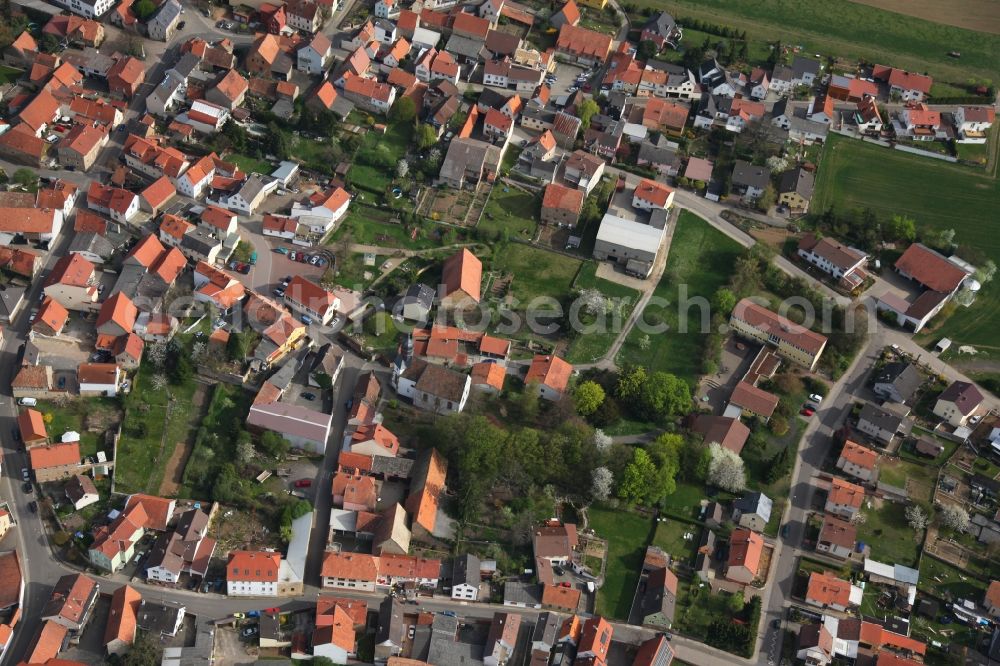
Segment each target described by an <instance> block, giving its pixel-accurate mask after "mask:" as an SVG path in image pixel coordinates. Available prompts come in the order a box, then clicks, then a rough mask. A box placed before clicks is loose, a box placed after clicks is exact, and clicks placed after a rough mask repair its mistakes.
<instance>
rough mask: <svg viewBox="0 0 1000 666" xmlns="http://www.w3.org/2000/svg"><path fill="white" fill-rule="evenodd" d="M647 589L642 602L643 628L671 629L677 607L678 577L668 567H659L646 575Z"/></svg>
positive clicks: (643, 593)
mask: <svg viewBox="0 0 1000 666" xmlns="http://www.w3.org/2000/svg"><path fill="white" fill-rule="evenodd" d="M645 583H646V587H645V590H644V591H643V592H641V593H640V594H642V599H641V601H640V604H641V609H640V611H639V612H640V614H641V617H642V626H644V627H652V628H654V629H660V630H665V629H670V628H671V626H672V625H673V622H674V612H675V609H676V606H677V576H676V574H674V572H672V571H671V570H670V569H668V568H667V567H659V568H657V569H654V570H653V571H651V572H649V573H648V574H647V575H646V580H645Z"/></svg>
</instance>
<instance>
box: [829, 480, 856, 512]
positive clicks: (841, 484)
mask: <svg viewBox="0 0 1000 666" xmlns="http://www.w3.org/2000/svg"><path fill="white" fill-rule="evenodd" d="M864 500H865V489H864V488H862V487H861V486H859V485H857V484H854V483H851V482H850V481H845V480H844V479H840V478H837V477H834V479H833V481H832V482H831V483H830V493H829V495H828V496H827V501H828V502H832V503H834V504H839V505H843V506H850V507H853V508H855V509H860V508H861V504H862V502H864Z"/></svg>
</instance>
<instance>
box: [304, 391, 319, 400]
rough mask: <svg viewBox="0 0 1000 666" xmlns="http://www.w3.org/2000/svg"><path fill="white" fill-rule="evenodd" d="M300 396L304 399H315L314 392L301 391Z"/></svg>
mask: <svg viewBox="0 0 1000 666" xmlns="http://www.w3.org/2000/svg"><path fill="white" fill-rule="evenodd" d="M302 397H303V398H305V399H306V400H315V399H316V394H315V393H303V394H302Z"/></svg>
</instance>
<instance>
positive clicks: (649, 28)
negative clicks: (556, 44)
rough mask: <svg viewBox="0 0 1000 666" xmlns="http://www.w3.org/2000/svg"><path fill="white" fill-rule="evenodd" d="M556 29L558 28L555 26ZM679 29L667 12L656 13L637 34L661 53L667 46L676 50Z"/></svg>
mask: <svg viewBox="0 0 1000 666" xmlns="http://www.w3.org/2000/svg"><path fill="white" fill-rule="evenodd" d="M557 27H558V26H557ZM681 34H682V33H681V28H680V26H678V25H677V22H676V21H674V17H673V16H671V15H670V14H668V13H667V12H663V11H660V12H656V13H655V14H653V15H652V16H651V17H650V18H649V20H648V21H646V23H644V24H643V26H642V32H640V33H639V41H640V42H646V41H650V42H653V43H654V44H656V48H657V49H659V50H660V51H662V50H663V49H664V48H666V47H667V46H670V47H671V48H676V46H677V44H678V43H680V40H681Z"/></svg>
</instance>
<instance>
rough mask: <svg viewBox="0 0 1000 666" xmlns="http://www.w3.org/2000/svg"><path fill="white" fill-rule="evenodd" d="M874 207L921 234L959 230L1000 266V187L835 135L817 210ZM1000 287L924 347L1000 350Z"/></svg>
mask: <svg viewBox="0 0 1000 666" xmlns="http://www.w3.org/2000/svg"><path fill="white" fill-rule="evenodd" d="M830 206H833V207H834V208H835V209H838V210H849V209H863V208H871V209H872V210H875V211H876V212H877V213H878V215H879V216H880V217H888V216H891V215H893V214H897V213H899V214H903V215H907V216H909V217H911V218H913V219H914V220H916V223H917V229H918V235H920V233H921V231H926V230H930V229H937V230H941V229H954V230H955V242H957V243H959V244H960V245H962V246H964V247H968V248H973V249H974V250H975V251H978V252H980V253H982V254H981V256H980V257H978V258H976V257H969V259H970V260H972V261H977V260H983V259H985V258H991V259H992V260H993V261H994V262H996V263H998V264H1000V234H997V233H996V229H995V225H994V224H993V219H992V217H993V216H992V211H994V210H996V209H997V207H998V206H1000V181H998V180H995V179H992V178H990V177H989V176H987V175H986V174H984V173H983V172H981V171H977V170H976V169H974V168H971V167H962V166H956V165H950V164H945V163H943V162H939V161H937V160H932V159H928V158H922V157H918V156H916V155H907V154H905V153H901V152H899V151H894V150H887V149H885V148H881V147H879V146H874V145H871V144H865V143H861V142H860V141H855V140H852V139H848V138H845V137H841V136H836V135H833V134H831V135H830V137H829V139H828V142H827V147H826V150H825V152H824V154H823V159H822V167H821V168H820V170H819V176H818V178H817V179H816V194H815V196H814V197H813V201H812V210H813V211H823V210H825V209H826V208H828V207H830ZM998 332H1000V283H998V282H997V281H996V280H994V282H992V283H991V284H989V285H987V286H986V288H985V289H984V290H983V291H982V292H981V293H980V294H979V297H978V298H977V300H976V303H975V304H974V305H972V306H971V307H968V308H962V307H959V308H957V310H956V311H955V313H954V314H953V315H952V316H950V317H949V318H948V319H947V321H945V322H944V323H943V324H941V325H940V326H939V327H938V328H937V329H934V330H933V331H928V332H927V333H924V334H922V335H921V336H918V340H919V341H920V342H922V343H926V342H929V341H930V340H932V339H933V340H935V341H936V340H937V339H939V338H940V337H942V336H947V337H950V338H951V339H952V340H953V341H954V342H955V343H957V344H971V345H977V344H978V345H984V346H994V347H997V348H1000V337H998Z"/></svg>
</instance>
